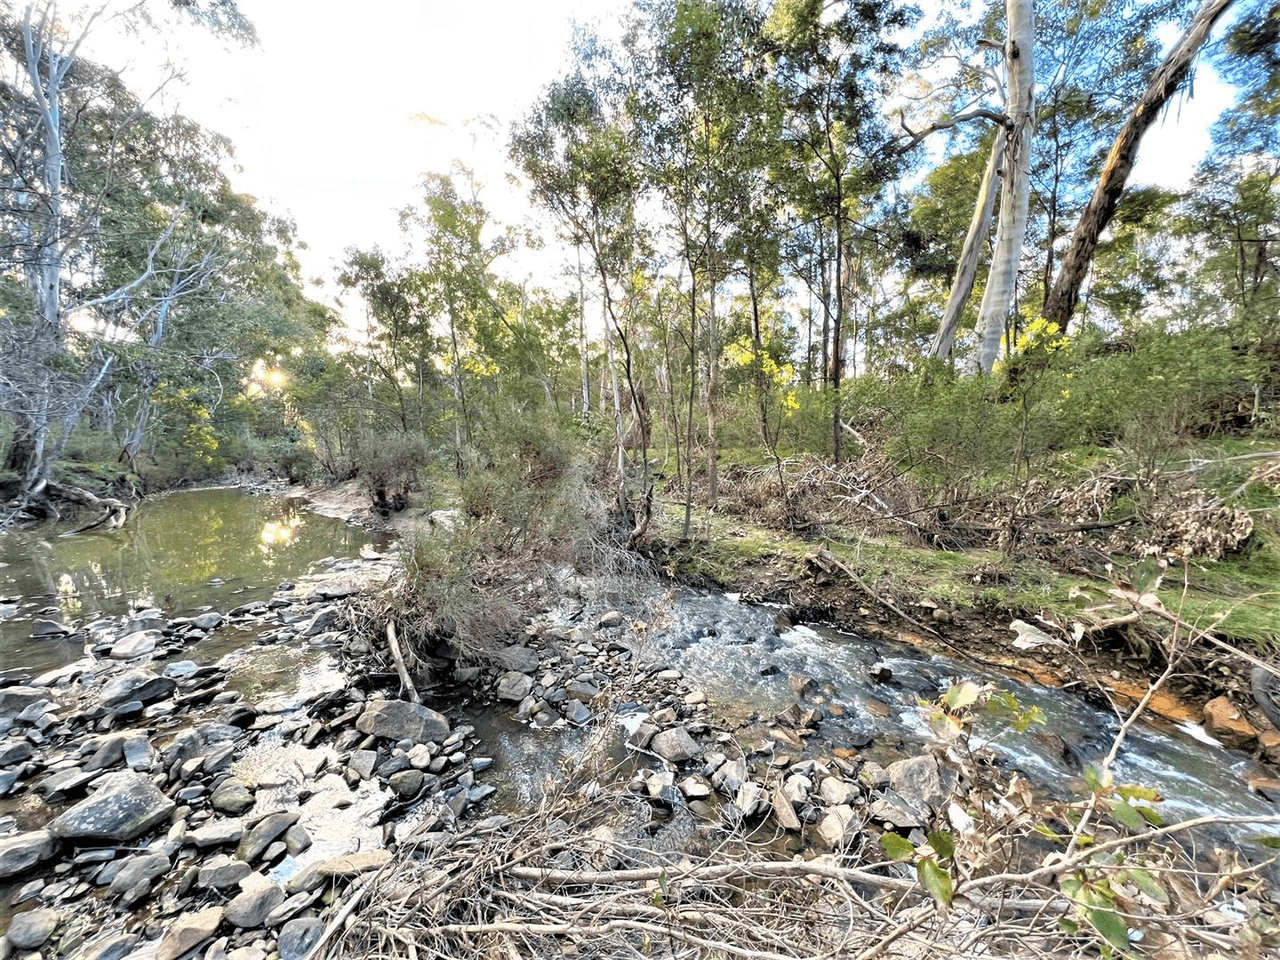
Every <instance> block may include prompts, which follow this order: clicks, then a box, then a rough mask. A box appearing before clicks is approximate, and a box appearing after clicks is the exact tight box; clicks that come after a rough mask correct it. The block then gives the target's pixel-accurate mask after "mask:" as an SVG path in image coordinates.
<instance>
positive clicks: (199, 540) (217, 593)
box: [0, 488, 383, 672]
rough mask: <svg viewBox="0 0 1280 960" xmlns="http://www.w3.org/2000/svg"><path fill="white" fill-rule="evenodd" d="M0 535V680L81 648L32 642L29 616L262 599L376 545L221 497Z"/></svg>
mask: <svg viewBox="0 0 1280 960" xmlns="http://www.w3.org/2000/svg"><path fill="white" fill-rule="evenodd" d="M63 529H65V528H58V527H42V528H39V529H37V530H31V531H20V532H15V533H9V534H6V535H4V536H0V670H4V671H9V670H22V671H32V672H34V671H41V670H46V669H50V668H52V667H58V666H62V665H64V664H67V663H71V662H73V661H75V660H77V659H78V658H79V657H80V655H81V650H82V647H83V640H82V639H79V638H74V639H66V640H62V639H47V638H46V639H33V638H32V637H31V627H32V621H33V620H34V619H36V618H37V617H40V618H49V619H55V620H61V621H62V622H63V623H65V624H67V625H68V626H76V625H77V624H82V623H87V622H90V621H92V620H94V619H96V618H97V617H99V616H113V615H117V614H121V613H124V612H126V611H127V610H128V609H129V608H130V606H133V607H149V606H155V607H160V608H161V609H163V610H164V611H165V612H166V613H168V614H169V615H170V616H183V615H189V614H192V613H194V612H197V611H199V610H200V609H202V608H208V607H213V608H214V609H217V610H221V611H223V612H225V611H226V610H228V609H230V608H232V607H235V606H238V605H239V604H242V603H247V602H249V601H251V600H261V599H266V598H267V597H269V596H270V595H271V593H272V592H273V591H274V590H275V588H276V586H277V585H278V584H279V583H280V582H281V581H283V580H293V579H295V578H297V577H300V576H302V575H303V574H305V573H306V572H307V571H308V570H309V569H310V568H311V567H312V566H313V565H314V564H315V563H316V562H317V561H320V560H322V559H324V558H326V557H353V556H356V555H357V554H358V553H359V552H360V549H361V547H362V546H364V545H365V544H373V545H374V546H379V547H380V546H382V545H383V543H382V542H381V541H380V540H375V538H377V537H379V536H380V535H377V534H372V533H370V532H369V531H367V530H362V529H360V528H358V527H353V526H349V525H348V524H346V523H344V522H343V521H341V520H336V519H333V518H331V517H323V516H320V515H318V514H316V513H313V512H311V511H309V510H308V509H307V507H306V501H305V500H302V499H300V498H293V497H276V496H254V495H251V494H248V493H245V492H244V491H242V490H237V489H230V488H220V489H204V490H190V491H181V492H176V493H171V494H168V495H166V496H163V497H159V498H156V499H154V500H148V501H146V502H144V503H142V504H141V505H140V506H139V507H138V509H137V510H135V511H134V514H133V516H132V517H130V519H129V523H128V525H126V526H125V528H124V529H123V530H115V531H96V530H95V531H90V532H88V533H82V534H78V535H76V536H70V537H65V536H60V533H61V532H62V530H63Z"/></svg>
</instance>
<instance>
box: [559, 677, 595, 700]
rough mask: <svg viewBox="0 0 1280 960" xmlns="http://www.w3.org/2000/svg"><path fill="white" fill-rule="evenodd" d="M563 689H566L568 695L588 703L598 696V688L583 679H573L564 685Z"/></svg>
mask: <svg viewBox="0 0 1280 960" xmlns="http://www.w3.org/2000/svg"><path fill="white" fill-rule="evenodd" d="M565 690H566V691H568V694H569V696H571V697H573V698H575V699H577V700H581V701H583V702H584V703H590V702H591V701H592V700H594V699H595V698H596V697H598V696H600V688H599V687H597V686H596V685H595V684H594V683H587V682H586V681H585V680H573V681H571V682H570V683H568V684H566V685H565Z"/></svg>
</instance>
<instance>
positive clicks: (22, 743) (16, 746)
mask: <svg viewBox="0 0 1280 960" xmlns="http://www.w3.org/2000/svg"><path fill="white" fill-rule="evenodd" d="M33 753H35V750H33V749H32V747H31V744H30V743H28V742H27V741H26V740H14V739H9V740H5V741H4V742H3V743H0V767H9V766H12V765H13V764H15V763H22V762H23V761H24V760H30V759H31V754H33Z"/></svg>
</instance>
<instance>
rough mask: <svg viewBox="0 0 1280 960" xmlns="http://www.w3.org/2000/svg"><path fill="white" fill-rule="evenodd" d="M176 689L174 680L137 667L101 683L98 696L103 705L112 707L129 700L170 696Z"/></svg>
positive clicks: (147, 700) (150, 699) (151, 701)
mask: <svg viewBox="0 0 1280 960" xmlns="http://www.w3.org/2000/svg"><path fill="white" fill-rule="evenodd" d="M177 689H178V683H177V681H176V680H172V679H170V678H169V677H160V676H156V674H154V673H152V672H151V671H150V670H143V669H141V668H137V669H133V670H126V671H125V672H124V673H121V674H117V675H116V676H114V677H112V678H111V679H110V680H108V681H107V682H106V683H104V684H103V685H102V690H101V691H100V692H99V694H98V696H99V699H101V700H102V703H103V705H104V706H107V707H114V706H116V705H117V704H121V703H125V702H127V701H129V700H137V701H139V702H141V703H154V702H155V701H156V700H163V699H164V698H165V697H168V696H172V694H173V692H174V691H175V690H177Z"/></svg>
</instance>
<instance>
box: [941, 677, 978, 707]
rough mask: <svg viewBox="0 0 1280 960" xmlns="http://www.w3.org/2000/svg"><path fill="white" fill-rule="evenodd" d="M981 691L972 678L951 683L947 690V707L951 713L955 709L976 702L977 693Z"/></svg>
mask: <svg viewBox="0 0 1280 960" xmlns="http://www.w3.org/2000/svg"><path fill="white" fill-rule="evenodd" d="M981 692H982V688H981V687H979V686H978V685H977V684H976V683H974V682H973V681H972V680H966V681H965V682H964V683H957V684H954V685H952V687H951V689H950V690H948V691H947V709H948V710H950V711H952V712H953V713H954V712H955V711H957V710H963V709H964V708H965V707H967V706H969V705H970V704H972V703H976V702H977V699H978V694H980V693H981Z"/></svg>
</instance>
